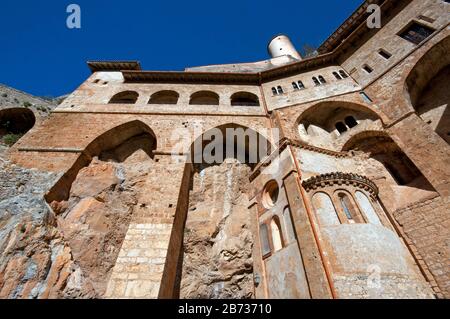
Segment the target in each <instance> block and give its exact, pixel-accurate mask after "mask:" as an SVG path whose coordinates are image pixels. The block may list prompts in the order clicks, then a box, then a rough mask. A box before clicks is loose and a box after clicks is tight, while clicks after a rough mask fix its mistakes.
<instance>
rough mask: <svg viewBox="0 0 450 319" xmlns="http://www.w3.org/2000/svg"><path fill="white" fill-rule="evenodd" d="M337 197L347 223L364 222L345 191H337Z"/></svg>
mask: <svg viewBox="0 0 450 319" xmlns="http://www.w3.org/2000/svg"><path fill="white" fill-rule="evenodd" d="M338 198H339V203H340V204H341V208H342V211H343V212H344V214H345V217H346V218H347V221H348V222H349V223H352V224H353V223H361V222H364V220H362V218H361V217H360V215H359V213H358V212H357V210H356V208H355V205H354V204H353V202H352V200H351V199H350V197H349V196H348V195H347V194H346V193H344V192H340V193H338Z"/></svg>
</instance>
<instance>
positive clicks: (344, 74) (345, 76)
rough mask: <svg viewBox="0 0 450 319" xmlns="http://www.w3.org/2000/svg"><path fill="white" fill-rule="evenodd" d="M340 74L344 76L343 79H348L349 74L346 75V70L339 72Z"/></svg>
mask: <svg viewBox="0 0 450 319" xmlns="http://www.w3.org/2000/svg"><path fill="white" fill-rule="evenodd" d="M339 74H340V75H341V76H342V78H343V79H346V78H348V75H347V73H345V71H344V70H340V71H339Z"/></svg>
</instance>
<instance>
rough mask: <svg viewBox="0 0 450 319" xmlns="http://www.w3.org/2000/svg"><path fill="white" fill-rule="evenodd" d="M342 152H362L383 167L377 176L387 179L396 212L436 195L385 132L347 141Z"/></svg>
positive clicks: (377, 132)
mask: <svg viewBox="0 0 450 319" xmlns="http://www.w3.org/2000/svg"><path fill="white" fill-rule="evenodd" d="M342 151H359V152H364V153H365V154H367V155H368V156H369V158H370V159H373V160H375V161H377V162H378V163H380V164H381V165H382V166H381V167H384V171H383V170H381V171H380V170H378V169H377V168H375V169H376V173H377V174H379V175H384V176H385V177H390V178H388V179H387V183H388V184H389V185H391V188H392V192H393V193H395V194H394V197H396V198H397V200H396V202H395V203H394V204H395V205H394V206H396V207H397V208H400V207H401V206H404V205H406V204H407V203H408V202H415V201H417V200H418V199H420V198H421V197H424V198H425V197H427V196H429V195H430V194H431V193H435V189H434V188H433V186H432V185H431V184H430V183H429V181H428V180H427V179H426V178H425V176H424V175H423V174H422V172H421V171H420V170H419V169H418V168H417V167H416V165H415V164H414V163H413V162H412V161H411V160H410V159H409V157H408V156H407V155H406V154H405V153H404V152H403V151H402V149H401V148H400V147H399V146H398V145H397V143H395V141H394V140H393V139H392V138H391V137H390V136H389V135H388V134H387V133H386V132H380V131H365V132H361V133H359V134H357V135H355V136H353V137H352V138H351V139H350V140H348V141H347V143H346V144H345V145H344V146H343V148H342ZM368 164H369V165H372V164H370V163H369V162H368Z"/></svg>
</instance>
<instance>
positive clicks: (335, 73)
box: [333, 72, 342, 80]
mask: <svg viewBox="0 0 450 319" xmlns="http://www.w3.org/2000/svg"><path fill="white" fill-rule="evenodd" d="M333 75H334V77H335V78H336V79H338V80H342V77H341V76H340V75H339V74H338V73H337V72H333Z"/></svg>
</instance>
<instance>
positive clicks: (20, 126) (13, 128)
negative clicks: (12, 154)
mask: <svg viewBox="0 0 450 319" xmlns="http://www.w3.org/2000/svg"><path fill="white" fill-rule="evenodd" d="M35 123H36V117H35V116H34V113H33V112H32V111H31V110H29V109H26V108H9V109H3V110H0V143H2V144H5V145H7V146H12V145H14V143H16V142H17V141H18V140H19V139H20V138H21V137H22V136H23V135H24V134H25V133H26V132H28V131H29V130H30V129H31V128H32V127H33V126H34V124H35Z"/></svg>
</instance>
